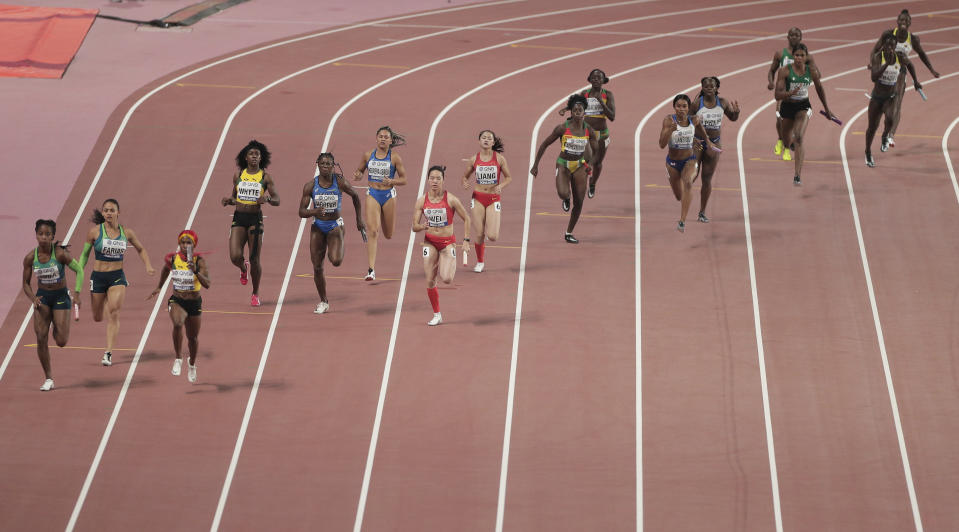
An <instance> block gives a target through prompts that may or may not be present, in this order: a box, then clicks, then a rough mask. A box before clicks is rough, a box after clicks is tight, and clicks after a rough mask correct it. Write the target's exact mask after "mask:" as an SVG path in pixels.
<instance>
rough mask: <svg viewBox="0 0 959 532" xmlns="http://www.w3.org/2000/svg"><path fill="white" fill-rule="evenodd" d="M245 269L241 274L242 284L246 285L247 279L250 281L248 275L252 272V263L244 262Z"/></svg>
mask: <svg viewBox="0 0 959 532" xmlns="http://www.w3.org/2000/svg"><path fill="white" fill-rule="evenodd" d="M243 268H244V270H243V272H241V273H240V284H242V285H245V284H246V282H247V279H249V275H248V274H249V271H250V261H248V260H244V261H243Z"/></svg>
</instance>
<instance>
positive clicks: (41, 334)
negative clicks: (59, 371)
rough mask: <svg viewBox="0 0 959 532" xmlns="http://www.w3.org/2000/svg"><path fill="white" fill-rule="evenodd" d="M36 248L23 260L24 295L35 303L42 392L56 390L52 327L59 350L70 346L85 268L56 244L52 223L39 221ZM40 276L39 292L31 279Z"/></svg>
mask: <svg viewBox="0 0 959 532" xmlns="http://www.w3.org/2000/svg"><path fill="white" fill-rule="evenodd" d="M34 232H35V233H36V234H37V247H35V248H33V250H31V251H30V252H29V253H27V255H26V256H25V257H24V258H23V293H24V294H26V295H27V298H29V299H30V300H31V301H33V310H34V312H33V330H34V331H35V332H36V333H37V357H39V358H40V365H41V366H43V374H44V376H45V379H46V380H44V381H43V386H40V391H43V392H49V391H50V390H52V389H53V370H52V369H51V368H50V345H49V339H48V338H49V336H50V324H51V323H52V324H53V340H54V341H55V342H56V343H57V345H58V346H60V347H63V346H65V345H67V341H68V340H69V339H70V305H71V303H76V304H77V305H79V304H80V287H81V286H83V268H82V267H81V266H80V264H79V263H77V261H75V260H73V259H72V258H70V252H69V251H67V247H66V246H61V245H60V242H59V241H57V242H54V241H53V238H54V237H55V236H56V235H57V224H56V222H54V221H53V220H37V223H36V225H35V226H34ZM64 264H66V265H67V266H68V267H69V268H70V269H71V270H73V271H74V272H76V274H77V286H76V291H75V292H74V293H73V300H72V301H71V300H70V294H69V293H68V291H67V278H66V276H65V275H64V274H63V265H64ZM34 275H36V276H37V292H36V293H35V294H34V292H33V290H31V289H30V279H31V278H32V277H33V276H34Z"/></svg>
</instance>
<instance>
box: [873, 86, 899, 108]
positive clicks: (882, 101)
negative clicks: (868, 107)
mask: <svg viewBox="0 0 959 532" xmlns="http://www.w3.org/2000/svg"><path fill="white" fill-rule="evenodd" d="M895 97H896V91H892V92H890V93H889V94H886V95H885V96H876V91H875V90H873V91H872V94H870V95H869V98H870V99H872V101H874V102H876V104H878V105H879V106H883V105H885V104H886V102H888V101H889V100H891V99H893V98H895Z"/></svg>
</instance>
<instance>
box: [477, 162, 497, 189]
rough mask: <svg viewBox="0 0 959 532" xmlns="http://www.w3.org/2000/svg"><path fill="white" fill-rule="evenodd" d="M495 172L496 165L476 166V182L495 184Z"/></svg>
mask: <svg viewBox="0 0 959 532" xmlns="http://www.w3.org/2000/svg"><path fill="white" fill-rule="evenodd" d="M497 173H498V172H497V168H496V166H492V165H490V166H477V167H476V182H477V183H479V184H480V185H495V184H496V176H497Z"/></svg>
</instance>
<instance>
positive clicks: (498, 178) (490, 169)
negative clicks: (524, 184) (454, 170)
mask: <svg viewBox="0 0 959 532" xmlns="http://www.w3.org/2000/svg"><path fill="white" fill-rule="evenodd" d="M479 145H480V151H479V153H477V154H476V157H474V158H473V159H472V160H470V159H467V161H468V162H467V166H466V173H465V174H463V188H465V189H469V187H470V184H469V178H470V175H472V174H474V173H475V174H476V185H475V186H474V187H473V198H472V199H471V200H470V209H471V211H472V218H473V227H474V228H475V229H474V230H475V231H476V243H475V244H474V246H475V247H476V267H475V268H473V271H474V272H476V273H480V272H482V271H483V268H484V267H486V262H485V260H486V240H487V239H489V240H490V242H495V241H496V239H497V238H499V221H500V211H501V210H502V205H500V194H502V192H503V189H504V188H506V185H508V184H509V183H510V181H512V180H513V178H512V177H510V173H509V166H507V165H506V157H503V140H502V139H501V138H499V137H497V136H496V134H495V133H493V132H492V131H490V130H489V129H484V130H483V131H480V134H479Z"/></svg>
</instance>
